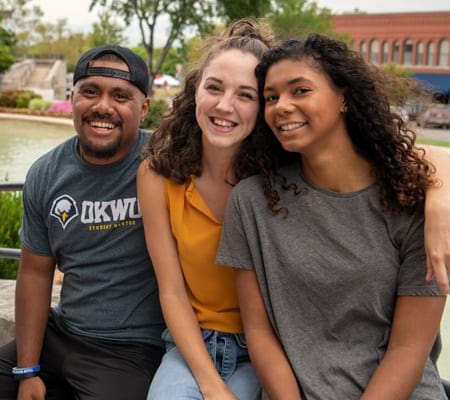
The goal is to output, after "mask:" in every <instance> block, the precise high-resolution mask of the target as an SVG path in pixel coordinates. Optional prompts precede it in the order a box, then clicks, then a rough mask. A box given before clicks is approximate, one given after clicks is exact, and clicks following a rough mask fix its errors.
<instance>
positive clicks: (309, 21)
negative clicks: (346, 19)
mask: <svg viewBox="0 0 450 400" xmlns="http://www.w3.org/2000/svg"><path fill="white" fill-rule="evenodd" d="M267 17H268V19H269V21H270V22H271V24H272V27H273V29H274V31H275V33H276V35H277V37H278V38H279V39H287V38H291V37H300V36H303V35H305V34H307V33H310V32H316V33H323V34H331V35H335V32H334V30H333V25H332V14H331V11H330V10H329V9H327V8H319V7H318V5H317V3H316V2H315V1H312V2H308V0H276V1H274V3H273V6H272V10H271V11H270V12H269V14H267Z"/></svg>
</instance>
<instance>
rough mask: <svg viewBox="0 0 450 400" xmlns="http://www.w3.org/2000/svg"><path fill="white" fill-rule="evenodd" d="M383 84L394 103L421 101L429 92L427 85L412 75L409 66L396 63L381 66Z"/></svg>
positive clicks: (396, 104)
mask: <svg viewBox="0 0 450 400" xmlns="http://www.w3.org/2000/svg"><path fill="white" fill-rule="evenodd" d="M380 71H381V73H382V75H383V84H384V87H385V88H386V92H387V95H388V97H389V101H390V103H391V104H392V105H395V106H401V105H404V104H406V103H410V102H413V103H414V102H421V101H423V99H424V98H426V97H427V96H428V95H429V93H428V91H427V89H426V88H425V86H423V85H422V84H421V83H420V82H419V81H418V80H416V79H414V78H413V77H412V72H411V70H409V69H408V68H404V67H401V66H399V65H396V64H386V65H382V66H380Z"/></svg>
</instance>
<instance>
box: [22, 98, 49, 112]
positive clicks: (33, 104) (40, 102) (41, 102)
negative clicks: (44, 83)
mask: <svg viewBox="0 0 450 400" xmlns="http://www.w3.org/2000/svg"><path fill="white" fill-rule="evenodd" d="M51 104H52V102H51V101H50V100H45V99H31V100H30V102H29V103H28V108H30V109H31V110H42V111H45V110H47V109H48V108H49V107H50V106H51Z"/></svg>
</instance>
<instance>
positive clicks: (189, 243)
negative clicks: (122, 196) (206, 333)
mask: <svg viewBox="0 0 450 400" xmlns="http://www.w3.org/2000/svg"><path fill="white" fill-rule="evenodd" d="M164 189H165V192H166V199H167V204H168V207H169V213H170V223H171V227H172V233H173V235H174V237H175V239H176V241H177V248H178V255H179V259H180V263H181V267H182V269H183V275H184V279H185V284H186V290H187V293H188V296H189V299H190V301H191V304H192V308H193V309H194V312H195V315H196V316H197V320H198V322H199V324H200V327H201V328H202V329H211V330H216V331H221V332H227V333H240V332H243V328H242V322H241V316H240V312H239V307H238V300H237V293H236V284H235V272H234V270H233V269H232V268H228V267H223V266H220V265H216V264H215V258H216V252H217V248H218V246H219V240H220V233H221V231H222V223H221V222H220V221H218V220H217V218H216V217H215V216H214V215H213V213H212V212H211V211H210V209H209V208H208V206H207V205H206V203H205V201H204V200H203V198H202V197H201V195H200V193H199V192H198V191H197V190H196V189H195V186H194V183H193V181H192V180H191V181H190V182H188V183H186V184H183V185H180V184H177V183H175V182H174V181H172V180H170V179H166V178H164Z"/></svg>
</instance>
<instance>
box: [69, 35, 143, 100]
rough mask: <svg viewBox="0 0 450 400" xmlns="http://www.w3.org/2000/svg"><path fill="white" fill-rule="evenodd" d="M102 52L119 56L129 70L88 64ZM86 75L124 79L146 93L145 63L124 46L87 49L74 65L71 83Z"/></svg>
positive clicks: (106, 45)
mask: <svg viewBox="0 0 450 400" xmlns="http://www.w3.org/2000/svg"><path fill="white" fill-rule="evenodd" d="M104 54H115V55H116V56H118V57H120V58H121V59H122V60H123V61H124V62H125V64H127V65H128V68H129V69H130V72H128V71H122V70H120V69H116V68H105V67H90V66H89V63H90V62H91V61H92V60H96V59H98V58H100V57H101V56H102V55H104ZM87 76H109V77H111V78H119V79H124V80H126V81H129V82H130V83H132V84H133V85H134V86H136V87H137V88H139V89H140V90H141V92H142V93H144V94H145V95H146V96H147V95H148V86H149V74H148V67H147V64H145V61H144V60H143V59H142V57H140V56H138V55H137V54H136V53H135V52H133V51H131V50H130V49H128V48H126V47H121V46H118V45H114V44H104V45H101V46H98V47H94V48H93V49H90V50H88V51H87V52H86V53H84V54H83V55H82V56H81V57H80V59H79V60H78V62H77V65H76V66H75V72H74V73H73V84H74V85H75V83H76V82H77V81H78V80H79V79H81V78H86V77H87Z"/></svg>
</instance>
